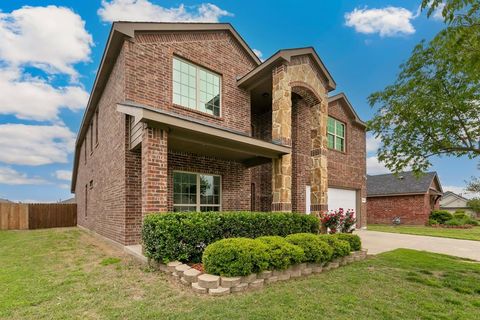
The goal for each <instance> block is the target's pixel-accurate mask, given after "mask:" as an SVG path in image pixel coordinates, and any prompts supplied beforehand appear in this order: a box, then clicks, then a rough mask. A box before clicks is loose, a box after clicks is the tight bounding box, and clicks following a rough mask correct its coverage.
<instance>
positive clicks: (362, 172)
mask: <svg viewBox="0 0 480 320" xmlns="http://www.w3.org/2000/svg"><path fill="white" fill-rule="evenodd" d="M328 115H329V116H331V117H333V118H335V119H337V120H339V121H341V122H343V123H345V130H346V134H345V147H346V148H345V152H340V151H336V150H331V149H329V150H328V186H329V187H330V188H346V189H354V190H357V198H366V196H367V185H366V182H367V181H366V150H365V148H366V136H365V129H364V128H362V127H361V126H359V125H358V124H355V123H354V120H353V119H354V118H353V115H352V114H351V113H350V111H349V110H348V107H347V106H346V105H344V104H343V103H340V102H339V101H338V100H337V101H334V102H333V103H329V105H328ZM357 200H358V201H359V202H361V201H360V199H357ZM358 214H360V221H359V222H357V227H363V226H365V225H366V222H367V215H368V214H369V213H368V209H367V206H366V204H365V203H360V212H359V213H358V212H357V216H358Z"/></svg>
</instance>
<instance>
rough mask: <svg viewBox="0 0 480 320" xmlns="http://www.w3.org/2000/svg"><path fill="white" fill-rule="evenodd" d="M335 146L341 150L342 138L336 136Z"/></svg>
mask: <svg viewBox="0 0 480 320" xmlns="http://www.w3.org/2000/svg"><path fill="white" fill-rule="evenodd" d="M335 148H336V149H337V150H340V151H343V139H342V138H339V137H337V140H336V145H335Z"/></svg>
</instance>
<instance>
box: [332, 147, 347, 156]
mask: <svg viewBox="0 0 480 320" xmlns="http://www.w3.org/2000/svg"><path fill="white" fill-rule="evenodd" d="M327 149H328V151H334V152H336V153H340V154H344V155H347V152H346V151H340V150H337V149H331V148H327Z"/></svg>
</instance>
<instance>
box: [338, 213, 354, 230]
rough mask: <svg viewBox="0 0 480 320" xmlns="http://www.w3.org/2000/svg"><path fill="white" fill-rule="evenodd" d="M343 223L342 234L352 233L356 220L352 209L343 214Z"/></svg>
mask: <svg viewBox="0 0 480 320" xmlns="http://www.w3.org/2000/svg"><path fill="white" fill-rule="evenodd" d="M342 220H343V222H342V224H341V225H342V229H341V230H342V232H343V233H349V232H352V231H353V228H354V226H355V223H357V219H356V218H355V211H353V210H352V209H348V210H347V212H345V215H344V216H343V219H342Z"/></svg>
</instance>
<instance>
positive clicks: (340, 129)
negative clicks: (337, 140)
mask: <svg viewBox="0 0 480 320" xmlns="http://www.w3.org/2000/svg"><path fill="white" fill-rule="evenodd" d="M337 136H339V137H341V138H343V137H345V125H344V124H342V123H340V122H338V121H337Z"/></svg>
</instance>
